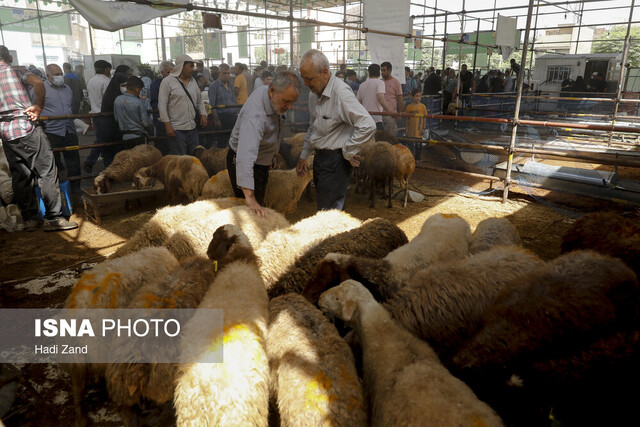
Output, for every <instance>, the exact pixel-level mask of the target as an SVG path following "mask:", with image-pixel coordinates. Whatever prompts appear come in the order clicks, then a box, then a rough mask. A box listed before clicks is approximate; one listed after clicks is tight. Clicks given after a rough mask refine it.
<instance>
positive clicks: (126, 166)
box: [93, 144, 162, 194]
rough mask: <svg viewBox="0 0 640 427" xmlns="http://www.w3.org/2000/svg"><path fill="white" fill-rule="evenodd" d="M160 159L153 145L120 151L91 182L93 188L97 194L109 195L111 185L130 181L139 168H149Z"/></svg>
mask: <svg viewBox="0 0 640 427" xmlns="http://www.w3.org/2000/svg"><path fill="white" fill-rule="evenodd" d="M161 158H162V153H161V152H160V150H158V149H157V148H156V147H154V146H153V145H148V144H142V145H136V146H135V147H133V148H131V149H129V150H122V151H120V152H119V153H117V154H116V155H115V157H114V158H113V162H111V164H110V165H109V166H107V167H106V168H105V170H103V171H102V172H100V174H98V176H97V177H96V178H95V179H94V180H93V188H94V189H95V190H96V193H97V194H105V193H110V192H111V185H112V184H113V183H116V182H126V181H131V180H132V179H133V176H134V175H135V173H136V172H137V171H138V170H139V169H140V168H144V167H146V166H151V165H153V164H155V163H156V162H158V161H160V159H161Z"/></svg>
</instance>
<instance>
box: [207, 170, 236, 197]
mask: <svg viewBox="0 0 640 427" xmlns="http://www.w3.org/2000/svg"><path fill="white" fill-rule="evenodd" d="M234 196H235V193H234V192H233V187H232V186H231V178H229V171H228V170H227V169H224V170H222V171H220V172H218V173H217V174H215V175H214V176H212V177H211V178H209V179H208V180H207V182H205V183H204V186H203V187H202V197H201V198H200V199H201V200H202V199H219V198H222V197H234Z"/></svg>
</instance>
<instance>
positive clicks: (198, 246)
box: [164, 205, 289, 260]
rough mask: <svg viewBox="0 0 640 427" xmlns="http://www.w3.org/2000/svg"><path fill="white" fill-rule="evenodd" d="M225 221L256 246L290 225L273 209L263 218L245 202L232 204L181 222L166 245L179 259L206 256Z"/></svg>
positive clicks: (268, 210)
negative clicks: (215, 235) (268, 236)
mask: <svg viewBox="0 0 640 427" xmlns="http://www.w3.org/2000/svg"><path fill="white" fill-rule="evenodd" d="M225 224H235V225H237V226H238V227H239V228H240V229H241V230H242V231H243V232H244V233H245V234H246V235H247V236H248V238H249V241H250V242H251V244H252V245H255V246H258V245H259V244H260V243H262V241H263V240H264V239H265V236H266V235H267V234H268V233H270V232H271V231H274V230H279V229H282V228H285V227H288V226H289V222H288V221H287V220H286V218H285V217H284V216H282V215H281V214H279V213H278V212H276V211H273V210H271V209H267V215H266V216H265V217H264V218H260V217H258V216H256V215H255V214H254V213H253V211H252V210H251V209H250V208H249V207H247V206H246V205H245V206H233V207H231V208H229V209H224V210H220V211H218V212H215V213H212V214H211V215H208V216H207V217H201V218H198V219H193V220H191V221H189V222H185V223H182V224H181V225H180V227H179V228H178V229H177V230H176V232H175V233H174V234H173V235H172V236H171V237H169V238H168V239H167V240H166V241H165V242H164V246H165V247H166V248H167V249H169V251H170V252H171V253H172V254H174V255H175V257H176V258H177V259H179V260H182V259H185V258H187V257H190V256H193V255H200V256H204V255H205V254H206V251H207V246H208V245H209V242H210V241H211V235H212V234H213V233H214V232H215V231H216V229H217V228H218V227H220V226H222V225H225Z"/></svg>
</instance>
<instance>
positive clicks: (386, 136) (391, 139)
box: [373, 129, 398, 145]
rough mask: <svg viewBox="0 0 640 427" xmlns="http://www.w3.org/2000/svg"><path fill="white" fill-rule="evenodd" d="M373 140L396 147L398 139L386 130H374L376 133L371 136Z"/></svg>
mask: <svg viewBox="0 0 640 427" xmlns="http://www.w3.org/2000/svg"><path fill="white" fill-rule="evenodd" d="M373 138H374V139H375V140H376V141H385V142H388V143H389V144H391V145H396V144H397V143H398V138H396V136H395V135H393V134H392V133H391V132H389V131H388V130H383V129H378V130H376V132H375V133H374V134H373Z"/></svg>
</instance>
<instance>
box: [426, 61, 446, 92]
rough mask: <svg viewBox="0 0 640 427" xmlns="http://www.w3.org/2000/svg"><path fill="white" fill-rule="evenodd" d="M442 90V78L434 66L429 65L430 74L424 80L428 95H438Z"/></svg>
mask: <svg viewBox="0 0 640 427" xmlns="http://www.w3.org/2000/svg"><path fill="white" fill-rule="evenodd" d="M441 90H442V79H440V76H439V75H437V74H436V70H435V69H434V68H433V67H429V75H428V76H427V78H426V79H425V81H424V92H423V93H425V94H426V95H438V94H439V93H440V91H441Z"/></svg>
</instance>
